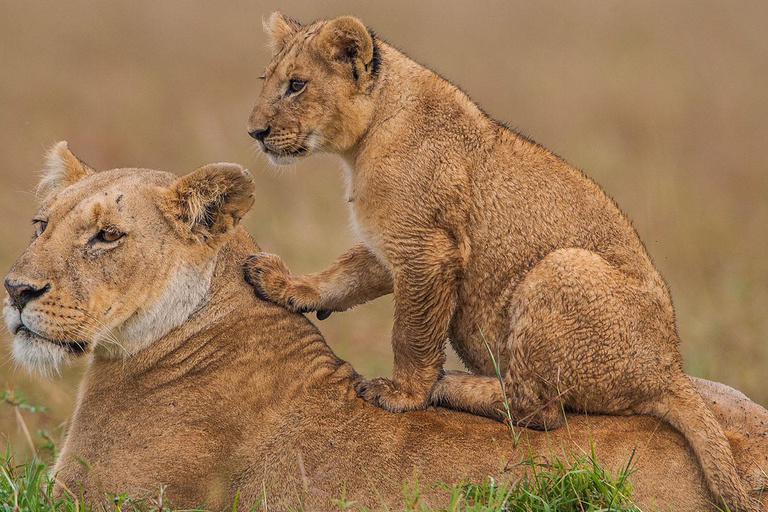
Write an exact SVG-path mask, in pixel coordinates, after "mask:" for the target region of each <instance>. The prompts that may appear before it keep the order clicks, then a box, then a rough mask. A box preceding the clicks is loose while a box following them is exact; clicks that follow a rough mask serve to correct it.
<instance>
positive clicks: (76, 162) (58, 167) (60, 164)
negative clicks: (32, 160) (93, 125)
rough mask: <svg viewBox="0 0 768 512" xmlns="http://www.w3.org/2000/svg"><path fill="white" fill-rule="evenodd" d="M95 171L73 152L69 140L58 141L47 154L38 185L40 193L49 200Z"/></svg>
mask: <svg viewBox="0 0 768 512" xmlns="http://www.w3.org/2000/svg"><path fill="white" fill-rule="evenodd" d="M95 172H96V171H94V170H93V169H91V168H90V167H88V165H86V164H85V163H84V162H83V161H81V160H80V159H79V158H77V157H76V156H75V155H73V154H72V152H71V151H70V150H69V147H68V145H67V141H65V140H63V141H61V142H57V143H56V144H55V145H54V146H53V147H52V148H51V149H50V150H49V151H48V154H47V155H46V156H45V168H44V169H43V172H42V175H41V177H40V183H39V184H38V185H37V190H38V194H39V195H40V196H41V197H42V198H43V199H44V200H48V199H50V198H51V197H53V196H55V195H56V194H58V193H59V192H60V191H61V190H62V189H64V188H66V187H68V186H70V185H72V184H74V183H76V182H78V181H80V180H81V179H83V178H85V177H86V176H90V175H91V174H94V173H95Z"/></svg>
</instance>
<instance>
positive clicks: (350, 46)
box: [318, 16, 374, 81]
mask: <svg viewBox="0 0 768 512" xmlns="http://www.w3.org/2000/svg"><path fill="white" fill-rule="evenodd" d="M318 43H319V45H320V49H321V51H322V52H324V53H325V54H326V55H327V56H328V57H330V58H331V59H333V60H337V61H341V62H348V63H350V64H351V65H352V74H353V76H354V78H355V81H357V79H358V78H359V77H361V76H363V75H364V73H366V72H368V71H370V70H371V67H370V66H371V63H372V62H373V51H374V45H373V37H371V34H370V33H369V32H368V29H367V28H365V25H363V22H362V21H360V20H359V19H357V18H355V17H354V16H340V17H338V18H334V19H332V20H331V21H329V22H328V24H327V25H326V26H325V27H323V28H322V29H321V31H320V34H318Z"/></svg>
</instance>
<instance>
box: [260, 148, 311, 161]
mask: <svg viewBox="0 0 768 512" xmlns="http://www.w3.org/2000/svg"><path fill="white" fill-rule="evenodd" d="M309 151H310V149H309V148H308V147H306V146H299V147H298V148H297V149H294V150H275V149H272V148H270V147H267V146H266V145H264V152H265V153H267V154H268V155H269V156H273V157H276V158H297V157H300V156H303V155H306V154H307V153H309Z"/></svg>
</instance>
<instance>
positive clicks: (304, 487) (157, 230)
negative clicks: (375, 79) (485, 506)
mask: <svg viewBox="0 0 768 512" xmlns="http://www.w3.org/2000/svg"><path fill="white" fill-rule="evenodd" d="M57 148H58V149H57V151H56V152H55V154H54V155H53V157H54V158H53V160H58V159H59V158H64V162H63V163H62V162H59V163H58V164H57V165H58V167H61V168H62V170H61V176H59V177H57V178H55V179H54V180H53V181H54V182H56V185H55V187H54V188H55V190H54V192H53V193H52V194H51V197H50V198H49V200H48V201H46V205H44V206H43V208H42V209H41V211H40V212H39V213H38V219H39V220H40V221H41V222H45V223H46V225H44V226H39V227H38V234H37V236H36V238H35V239H34V240H33V242H32V243H31V245H30V247H29V248H28V249H27V250H26V251H25V253H24V254H23V255H22V256H21V257H20V258H19V260H18V261H17V262H16V263H15V264H14V266H13V268H12V269H11V271H10V272H9V274H8V277H7V279H6V286H7V288H8V291H9V297H8V298H7V299H6V303H5V309H4V313H5V317H6V321H7V322H8V325H9V327H10V328H11V330H12V331H13V332H14V334H16V339H15V341H14V344H15V354H16V356H17V357H18V358H20V360H21V362H23V363H25V364H27V365H30V366H33V367H45V366H46V365H55V364H57V363H59V362H60V361H61V360H62V359H66V358H70V357H75V356H78V355H82V354H83V353H86V352H89V353H92V357H91V359H90V360H89V362H88V366H87V369H86V372H85V375H84V377H83V381H82V382H81V385H80V390H79V393H78V401H77V407H76V410H75V414H74V417H73V418H72V422H71V425H70V427H69V432H68V434H67V437H66V440H65V443H64V446H63V449H62V450H61V452H60V454H59V458H58V460H57V462H56V466H55V468H54V474H55V475H56V477H57V482H58V483H59V487H58V492H59V493H64V492H72V493H73V494H74V495H75V497H76V498H77V499H80V497H81V496H83V497H84V498H85V500H86V501H87V502H89V503H92V504H94V503H99V502H101V503H106V499H107V495H108V494H122V493H124V492H126V491H127V492H128V493H129V494H130V495H131V496H133V497H135V498H142V497H144V498H145V499H147V500H156V499H157V497H158V495H159V494H158V492H159V491H158V489H159V488H160V487H161V486H163V488H164V491H163V497H164V499H165V500H166V502H167V501H170V502H171V504H172V505H174V506H176V507H182V508H191V507H197V506H201V505H202V506H204V507H205V508H206V509H209V510H224V509H227V510H230V509H231V508H232V504H233V502H234V501H235V496H237V495H239V498H238V509H239V510H249V509H250V507H251V505H253V504H254V503H256V502H257V501H259V500H260V499H263V501H264V502H265V506H264V508H265V509H270V510H284V509H287V508H288V507H289V506H290V507H293V508H295V509H299V508H301V507H304V509H306V510H336V509H338V507H337V505H335V504H334V503H332V502H331V500H332V499H341V498H343V497H344V498H345V499H346V502H347V503H351V502H352V501H354V502H356V503H357V504H358V505H359V506H365V507H368V508H369V509H371V508H373V509H379V508H385V507H389V508H395V509H396V508H399V506H401V504H402V499H403V484H412V483H413V481H414V477H416V478H417V479H418V481H419V483H420V490H421V491H422V493H423V494H422V495H421V503H424V504H431V505H433V506H445V505H446V503H445V501H447V499H448V498H447V496H448V494H447V493H446V492H444V491H442V490H441V489H439V488H436V487H434V486H432V485H431V483H432V482H437V481H442V482H447V483H460V482H461V481H462V479H463V478H465V477H472V478H473V479H475V480H479V479H481V478H483V477H486V476H494V477H496V478H498V479H505V478H510V479H515V478H518V477H520V476H521V475H522V473H523V472H524V471H525V470H526V469H525V468H526V466H519V465H514V464H512V465H511V470H510V472H508V473H502V471H501V470H502V467H503V466H504V465H505V463H506V462H507V461H508V460H512V462H518V461H520V460H526V459H527V458H528V457H529V450H530V455H532V456H533V457H535V458H539V457H545V458H546V459H547V460H551V459H552V457H553V456H559V457H566V458H568V457H570V456H572V455H580V454H582V453H585V452H586V453H590V452H589V450H590V447H591V446H594V448H595V450H596V453H597V458H598V461H599V462H601V463H602V464H603V465H604V466H606V467H608V468H610V469H611V470H613V471H616V470H617V469H619V468H623V467H624V466H625V465H626V464H627V462H628V461H629V459H630V457H631V456H632V454H633V452H634V453H635V455H634V458H633V467H634V468H636V471H635V472H633V473H632V475H631V476H630V478H631V480H632V483H633V489H634V498H635V500H636V501H637V503H638V504H640V505H641V506H642V505H645V506H647V507H656V508H661V509H662V510H664V509H667V508H671V509H673V510H676V511H678V512H683V511H694V510H695V511H698V510H704V509H708V508H709V504H708V495H707V492H706V488H705V485H704V480H703V479H702V476H701V473H700V471H699V470H698V469H697V464H696V462H695V459H694V457H693V455H692V453H691V452H690V449H689V448H688V446H687V445H686V443H685V442H684V440H683V439H682V437H681V436H680V435H679V434H678V433H677V432H675V431H674V430H673V429H671V428H669V427H667V426H666V425H664V424H663V423H660V422H659V421H658V420H655V419H653V418H648V417H611V416H595V417H586V416H580V415H569V417H568V422H569V428H568V429H559V430H557V431H554V432H551V433H543V432H538V431H528V430H521V433H522V437H521V441H520V443H519V444H518V446H517V449H516V450H513V448H512V446H511V441H510V437H509V431H508V429H507V427H506V426H504V425H502V424H500V423H498V422H495V421H491V420H488V419H485V418H481V417H478V416H472V415H468V414H465V413H461V412H456V411H449V410H445V409H435V408H432V409H430V410H426V411H414V412H409V413H405V414H402V415H395V414H391V413H389V412H387V411H385V410H383V409H381V408H379V407H376V406H374V405H372V404H370V403H368V402H366V401H364V400H362V399H360V398H358V397H357V395H356V393H355V390H354V385H355V383H356V382H359V381H360V377H359V376H358V375H357V374H356V373H355V372H354V370H353V369H352V368H351V367H350V365H349V364H348V363H345V362H344V361H341V360H340V359H338V358H337V357H336V356H335V355H334V354H333V352H332V351H331V350H330V348H329V347H328V346H327V345H326V343H325V341H324V340H323V338H322V336H321V335H320V333H319V332H318V330H317V329H316V328H315V327H314V326H313V325H312V324H311V323H310V322H309V321H308V320H307V319H306V318H304V317H303V316H301V315H298V314H295V313H291V312H288V311H286V310H285V309H284V308H281V307H278V306H275V305H273V304H271V303H268V302H265V301H261V300H258V299H256V298H255V297H254V296H253V294H252V293H251V292H250V289H249V288H248V286H247V285H246V283H245V282H244V281H243V279H242V267H241V264H242V261H243V259H244V258H245V257H246V255H247V254H249V253H252V252H254V251H258V247H257V246H256V245H255V244H254V243H253V241H252V240H251V239H250V237H249V236H248V235H247V234H246V233H245V232H244V231H243V229H242V228H240V227H237V220H238V219H239V217H240V216H241V215H242V214H243V213H244V212H245V210H247V208H248V207H249V206H250V203H251V201H252V199H251V197H250V193H251V191H252V183H251V182H250V178H248V176H247V174H245V173H243V172H242V170H241V169H239V168H238V167H236V166H233V165H231V164H220V165H218V166H216V165H212V166H207V167H204V168H202V169H200V170H198V171H196V172H195V173H192V174H190V175H188V176H185V177H182V178H179V179H176V178H175V177H174V176H172V175H170V174H167V173H160V172H155V171H148V170H140V169H120V170H113V171H106V172H103V173H95V174H94V173H93V171H91V170H89V169H88V170H86V169H84V167H83V166H82V165H81V164H80V163H79V162H77V160H76V159H75V158H74V157H72V156H71V153H69V152H68V150H66V147H65V146H61V145H60V146H58V147H57ZM62 155H63V156H62ZM70 157H71V158H70ZM67 162H68V163H67ZM70 166H74V170H73V169H70V168H69V167H70ZM106 221H108V222H109V226H110V227H111V229H113V230H115V232H117V230H122V231H121V232H122V233H123V236H122V237H121V238H117V239H114V237H106V241H101V242H98V243H99V244H101V245H95V242H94V240H95V239H94V237H93V235H94V234H97V235H98V233H100V231H99V230H100V229H102V228H103V226H104V225H105V224H104V223H105V222H106ZM109 240H112V241H111V242H110V241H109ZM89 243H90V245H89ZM92 249H93V250H92ZM88 251H90V252H88ZM60 261H68V262H69V265H70V266H71V268H70V270H69V271H63V272H62V271H60V269H59V267H58V266H57V264H56V262H60ZM129 261H130V262H132V264H133V265H135V267H131V266H130V265H128V262H129ZM180 267H186V268H193V269H198V270H199V272H200V274H199V275H198V276H197V279H196V281H202V282H203V283H204V284H205V285H204V290H203V294H202V295H200V296H199V297H200V298H199V302H197V303H196V304H195V305H194V307H193V308H191V309H187V308H186V307H185V306H184V305H183V304H175V305H172V306H170V307H165V306H167V305H168V304H170V302H169V300H168V298H169V297H177V296H186V297H189V296H190V295H192V294H191V293H190V291H189V282H188V281H186V280H185V279H183V278H180V277H178V272H176V271H177V269H178V268H180ZM75 268H76V270H75ZM136 268H141V269H144V270H143V271H141V272H138V271H136V270H135V269H136ZM150 269H151V271H150ZM206 269H210V271H209V272H207V271H206ZM174 276H175V277H174ZM116 282H117V283H120V284H121V285H122V286H123V287H124V288H125V291H126V297H123V296H122V295H117V296H116V298H115V299H114V301H113V303H112V304H111V306H112V307H111V308H110V307H109V306H107V307H105V306H104V305H103V303H102V302H101V301H100V300H99V297H103V296H105V295H109V294H110V293H111V292H110V290H111V287H112V286H114V283H116ZM35 290H36V291H35ZM150 292H151V293H150ZM83 297H86V298H88V300H86V301H85V302H84V301H83ZM130 297H134V298H135V297H139V298H140V300H139V301H138V302H134V303H130V302H126V301H128V299H129V298H130ZM54 298H55V300H53V299H54ZM65 310H68V311H70V313H69V314H67V315H64V314H62V312H63V311H65ZM115 310H116V312H115ZM73 311H79V312H80V314H79V315H75V314H74V313H72V312H73ZM152 311H155V312H158V311H162V312H164V314H165V315H160V316H155V317H154V318H155V321H154V322H153V323H151V324H147V328H146V329H144V330H141V331H137V330H136V329H134V330H133V331H130V332H129V330H128V329H127V328H126V326H125V323H126V322H127V320H124V319H122V318H123V317H128V318H134V317H136V316H141V315H148V314H149V312H152ZM111 315H117V317H119V318H118V319H117V320H115V319H114V318H115V317H113V316H111ZM178 315H180V316H181V318H182V320H181V321H180V322H179V321H178V318H179V316H178ZM89 319H90V320H89ZM91 320H93V321H95V320H98V323H100V325H102V326H106V327H107V328H108V331H110V332H112V333H113V334H115V336H114V337H110V336H108V335H106V334H105V332H106V331H104V332H98V331H94V330H93V329H92V328H91V327H90V324H89V322H90V321H91ZM131 325H134V324H131ZM169 327H170V328H169ZM139 333H140V334H141V336H139ZM128 334H130V336H128ZM118 335H122V337H119V336H118ZM137 339H141V340H143V344H142V346H137V345H136V344H135V341H136V340H137ZM67 343H69V344H75V343H77V344H78V345H77V347H75V346H74V345H69V344H67ZM78 347H79V348H78ZM52 354H53V355H52ZM696 385H697V386H698V387H699V389H701V390H702V392H705V393H706V396H707V397H708V400H709V401H710V402H711V403H712V407H713V411H714V412H715V413H716V414H717V415H718V417H719V418H720V421H721V422H722V424H723V426H724V427H725V428H726V429H727V431H728V434H729V436H731V439H732V441H733V442H734V446H736V455H737V464H738V467H739V469H740V470H741V471H743V472H745V473H746V472H748V471H749V470H750V469H751V468H753V467H756V466H757V467H759V466H760V465H762V466H763V467H765V463H766V460H765V456H766V451H767V450H768V446H767V445H766V444H767V443H768V435H766V434H768V427H766V425H768V411H765V410H764V409H762V408H761V407H759V406H757V405H756V404H754V403H752V402H750V401H749V400H747V399H746V397H744V396H743V395H740V394H739V393H738V392H736V391H734V390H732V389H730V388H727V387H725V386H721V385H717V384H713V383H708V382H706V381H698V382H696ZM715 402H716V404H715ZM635 450H636V451H635ZM263 494H266V497H264V498H262V495H263Z"/></svg>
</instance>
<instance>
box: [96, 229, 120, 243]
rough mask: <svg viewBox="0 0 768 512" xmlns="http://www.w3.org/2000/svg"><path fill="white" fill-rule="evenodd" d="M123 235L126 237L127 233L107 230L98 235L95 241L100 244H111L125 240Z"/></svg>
mask: <svg viewBox="0 0 768 512" xmlns="http://www.w3.org/2000/svg"><path fill="white" fill-rule="evenodd" d="M123 235H125V233H122V232H120V231H118V230H116V229H114V228H105V229H102V230H101V231H99V232H98V233H96V237H95V239H96V241H98V242H104V243H107V244H111V243H113V242H117V241H118V240H120V239H121V238H123Z"/></svg>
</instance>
